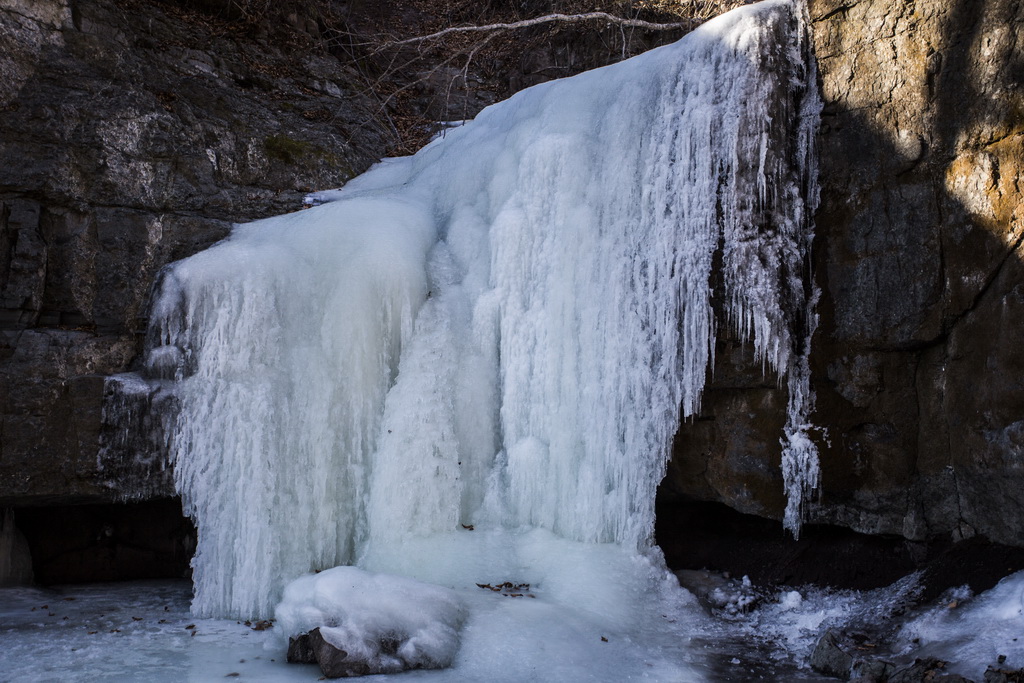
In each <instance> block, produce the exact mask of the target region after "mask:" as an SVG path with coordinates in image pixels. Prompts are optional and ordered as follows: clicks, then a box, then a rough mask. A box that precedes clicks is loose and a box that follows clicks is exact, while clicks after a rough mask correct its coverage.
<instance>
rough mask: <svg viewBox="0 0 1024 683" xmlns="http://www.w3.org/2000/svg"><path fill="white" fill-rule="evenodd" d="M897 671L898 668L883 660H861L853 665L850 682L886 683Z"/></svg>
mask: <svg viewBox="0 0 1024 683" xmlns="http://www.w3.org/2000/svg"><path fill="white" fill-rule="evenodd" d="M894 671H896V666H895V665H894V664H892V663H891V662H887V661H885V660H883V659H859V660H857V661H856V662H854V664H853V670H852V673H851V676H850V681H851V682H853V683H885V682H886V681H888V680H889V676H890V675H892V673H893V672H894Z"/></svg>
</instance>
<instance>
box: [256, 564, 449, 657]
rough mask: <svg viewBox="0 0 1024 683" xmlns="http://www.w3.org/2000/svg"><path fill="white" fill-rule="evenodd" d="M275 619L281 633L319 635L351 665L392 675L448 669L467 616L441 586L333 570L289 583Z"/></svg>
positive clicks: (344, 568) (353, 571)
mask: <svg viewBox="0 0 1024 683" xmlns="http://www.w3.org/2000/svg"><path fill="white" fill-rule="evenodd" d="M275 616H276V619H277V622H278V623H277V627H278V628H279V629H280V632H282V633H286V634H299V633H308V632H309V631H311V630H313V629H314V628H319V629H320V634H321V635H322V636H323V637H324V640H326V641H327V642H328V643H330V644H331V645H333V646H334V647H336V648H338V649H340V650H344V651H345V652H347V653H348V656H349V658H352V659H355V660H356V661H359V662H365V663H366V664H368V665H369V667H370V669H371V670H372V671H374V672H391V673H395V672H399V671H403V670H405V669H417V668H425V669H439V668H443V667H446V666H448V665H450V664H451V662H452V660H453V659H454V657H455V653H456V652H457V651H458V648H459V637H458V631H459V628H461V626H462V622H463V621H464V620H465V617H466V612H465V607H464V606H463V604H462V601H461V600H460V599H459V597H458V595H457V594H456V593H455V592H453V591H451V590H448V589H445V588H441V587H440V586H435V585H431V584H426V583H423V582H422V581H415V580H412V579H408V578H405V577H400V576H390V575H386V574H371V573H369V572H365V571H363V570H361V569H357V568H356V567H335V568H333V569H328V570H327V571H324V572H321V573H319V574H308V575H306V576H303V577H301V578H298V579H296V580H295V581H292V582H291V583H290V584H288V586H287V587H286V588H285V591H284V598H283V600H282V601H281V604H279V605H278V606H277V610H276V612H275ZM382 641H397V649H396V650H394V652H389V651H388V650H386V649H383V648H382Z"/></svg>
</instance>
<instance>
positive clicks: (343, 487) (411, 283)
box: [147, 0, 818, 617]
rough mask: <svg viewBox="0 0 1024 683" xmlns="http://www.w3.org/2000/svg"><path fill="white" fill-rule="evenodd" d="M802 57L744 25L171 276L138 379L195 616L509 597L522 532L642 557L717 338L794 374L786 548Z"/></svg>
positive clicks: (809, 85) (519, 563) (664, 54)
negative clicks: (186, 552)
mask: <svg viewBox="0 0 1024 683" xmlns="http://www.w3.org/2000/svg"><path fill="white" fill-rule="evenodd" d="M804 41H805V36H804V26H803V23H802V17H801V11H800V10H799V8H798V6H797V5H793V4H791V3H789V2H784V1H781V0H772V1H769V2H765V3H761V4H759V5H756V6H749V7H745V8H742V9H741V10H738V11H735V12H732V13H730V14H728V15H725V16H723V17H720V18H718V19H716V20H714V21H712V22H709V23H707V24H706V25H704V26H702V27H701V28H699V29H698V30H696V31H694V32H693V33H692V34H690V35H689V36H687V37H686V38H684V39H683V40H682V41H680V42H678V43H676V44H675V45H672V46H668V47H665V48H661V49H658V50H655V51H652V52H649V53H647V54H645V55H642V56H640V57H637V58H635V59H632V60H629V61H626V62H623V63H621V64H618V65H616V66H612V67H607V68H604V69H599V70H596V71H593V72H589V73H586V74H583V75H580V76H577V77H575V78H571V79H567V80H564V81H559V82H553V83H549V84H545V85H541V86H538V87H534V88H531V89H529V90H527V91H524V92H522V93H520V94H518V95H516V96H515V97H513V98H511V99H510V100H508V101H506V102H503V103H501V104H499V105H495V106H493V107H490V108H488V109H486V110H484V111H483V112H482V113H481V114H480V115H479V116H478V117H477V118H476V119H475V120H473V121H471V122H469V123H467V124H465V125H463V126H461V127H459V128H455V129H452V130H449V131H447V133H446V135H445V136H444V137H443V138H442V139H439V140H437V141H435V142H434V143H432V144H431V145H429V146H428V147H426V148H424V149H423V150H422V151H421V152H419V153H418V154H416V155H415V156H412V157H408V158H402V159H391V160H387V161H385V162H383V163H381V164H379V165H378V166H376V167H375V168H374V169H372V170H371V171H370V172H368V173H366V174H365V175H363V176H362V177H360V178H358V179H356V180H354V181H352V182H351V183H350V184H349V185H348V186H346V187H345V188H344V189H342V190H340V191H335V192H332V193H323V194H321V195H320V196H319V197H318V199H319V200H322V201H326V203H324V204H323V205H320V206H317V207H314V208H311V209H308V210H305V211H301V212H298V213H294V214H290V215H286V216H281V217H278V218H272V219H267V220H263V221H258V222H255V223H251V224H248V225H241V226H238V227H237V228H236V229H235V230H234V232H233V233H232V235H231V237H230V238H229V239H227V240H226V241H224V242H223V243H221V244H219V245H217V246H215V247H213V248H211V249H209V250H207V251H205V252H202V253H200V254H198V255H196V256H193V257H191V258H189V259H187V260H185V261H182V262H179V263H177V264H175V265H173V267H171V268H170V269H169V270H167V271H166V272H165V274H164V277H163V279H162V282H161V284H160V287H159V291H158V296H157V298H156V301H155V305H154V308H153V311H152V316H151V321H152V322H151V329H150V333H149V341H148V343H149V351H148V357H147V370H148V372H149V374H150V376H152V377H158V378H162V379H161V380H160V381H162V382H164V383H165V385H166V386H165V388H164V390H166V391H169V392H171V393H172V394H173V395H174V396H175V397H176V402H177V406H178V407H177V418H176V423H175V426H174V428H173V430H172V433H171V439H170V441H171V443H170V448H171V451H172V455H173V457H174V462H175V476H176V483H177V486H178V488H179V490H180V491H181V492H182V495H183V499H184V502H185V505H186V508H187V511H188V513H189V514H190V515H192V516H193V517H194V518H195V519H196V520H197V523H198V527H199V547H198V551H197V554H196V557H195V560H194V563H193V565H194V569H195V572H194V580H195V590H196V595H195V601H194V603H193V609H194V611H195V612H196V613H198V614H200V615H230V616H235V617H255V616H268V615H270V613H271V611H272V609H273V606H274V605H275V604H276V603H277V601H278V599H279V598H280V596H281V590H282V587H283V586H284V584H285V582H286V581H288V580H290V579H293V578H295V577H297V576H299V575H301V574H303V573H305V572H309V571H311V570H313V569H323V568H327V567H333V566H335V565H341V564H353V563H355V564H359V565H361V566H364V567H368V568H372V569H373V570H374V571H387V572H393V573H398V574H406V575H409V576H416V577H418V578H426V579H428V580H431V581H434V582H436V583H441V584H445V585H448V586H465V585H466V582H467V581H472V580H474V579H473V578H471V575H472V576H475V577H476V579H475V580H477V581H479V580H481V579H487V580H491V579H503V578H517V577H523V576H528V575H529V574H530V573H531V571H534V569H532V568H531V567H532V565H531V562H536V561H540V560H538V559H536V558H535V559H529V558H531V557H534V554H532V553H531V550H530V548H532V547H534V546H535V543H534V541H532V540H530V539H533V538H535V535H534V531H536V532H543V533H544V534H549V535H550V537H551V538H553V539H562V540H563V541H564V542H565V543H567V544H569V545H568V546H565V547H570V546H571V547H572V548H576V545H575V544H576V543H585V544H591V545H592V547H594V548H599V547H602V546H601V545H600V544H614V545H615V546H616V547H618V548H622V549H625V551H627V552H628V553H633V554H634V555H636V556H637V557H640V556H642V555H643V554H644V553H645V552H647V551H648V550H649V549H650V545H651V536H652V531H653V522H654V497H655V490H656V487H657V485H658V483H659V481H660V480H661V478H662V476H663V473H664V468H665V463H666V460H667V457H668V451H669V446H670V444H671V441H672V437H673V434H674V433H675V431H676V429H677V427H678V424H679V420H680V417H681V416H682V417H686V416H690V415H693V414H694V413H695V412H696V411H697V409H698V406H699V403H700V398H701V392H702V389H703V387H704V382H705V375H706V374H707V372H708V368H709V366H710V363H711V361H712V360H713V351H714V347H715V333H716V326H717V325H718V324H720V322H721V323H727V324H731V325H732V326H734V327H735V328H736V329H738V330H739V331H740V332H741V333H742V334H743V335H745V336H746V337H747V338H748V339H750V341H751V342H752V344H753V345H754V347H755V349H756V351H757V354H758V357H759V358H761V359H762V360H763V362H764V364H765V365H766V366H767V367H770V368H773V369H776V370H778V371H779V372H780V374H781V375H782V376H784V377H786V378H787V379H786V381H787V384H788V387H789V395H790V418H789V422H788V424H787V426H786V433H785V435H784V439H785V441H786V445H785V452H786V464H785V467H784V472H785V477H786V479H785V482H786V489H787V494H788V495H789V500H790V508H791V509H790V510H787V518H786V523H787V525H788V526H789V527H790V528H792V529H794V530H797V529H798V528H799V522H800V509H801V506H802V505H803V504H804V502H805V501H806V499H807V496H808V495H809V493H810V492H811V490H812V489H813V488H814V486H815V485H816V476H817V455H816V452H815V450H814V446H813V442H812V441H811V440H810V439H809V437H808V435H807V432H808V429H809V426H808V413H809V411H810V406H811V401H812V396H811V394H810V390H809V386H808V371H807V366H806V351H807V344H808V343H809V336H810V333H811V331H812V330H813V323H814V317H813V312H812V311H811V310H810V307H811V304H812V301H813V298H814V295H813V290H812V287H811V286H810V284H809V282H810V277H809V274H808V273H807V268H808V258H807V255H808V249H809V243H810V239H811V230H810V215H811V213H812V212H813V209H814V205H815V202H816V190H815V185H814V178H815V169H814V166H813V161H812V160H813V157H814V154H813V150H812V149H811V142H812V139H813V132H814V129H815V126H816V123H817V113H818V109H817V108H818V99H817V94H816V92H815V89H814V82H815V79H814V75H813V72H812V69H811V67H810V62H809V58H808V56H807V46H806V45H805V42H804ZM715 292H722V293H723V301H722V307H721V310H723V311H724V314H725V317H726V318H727V320H724V321H716V319H715V315H714V309H713V306H712V303H713V301H712V300H713V298H714V296H715ZM531 530H534V531H531ZM556 546H557V543H552V544H548V545H545V548H548V550H549V551H550V552H561V551H556V550H554V548H556ZM566 552H568V551H566ZM572 552H573V553H574V552H576V551H575V550H574V551H572ZM570 554H571V553H570ZM581 561H582V562H583V564H586V562H587V561H586V560H585V559H584V560H581ZM488 571H489V572H490V574H489V575H486V576H482V575H483V574H487V572H488ZM501 572H507V573H506V574H502V573H501ZM513 575H515V576H513ZM569 584H571V582H566V590H568V591H569V592H571V587H570V586H569ZM615 609H618V608H615ZM612 611H614V610H612Z"/></svg>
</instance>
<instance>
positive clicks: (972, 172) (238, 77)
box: [0, 0, 1024, 546]
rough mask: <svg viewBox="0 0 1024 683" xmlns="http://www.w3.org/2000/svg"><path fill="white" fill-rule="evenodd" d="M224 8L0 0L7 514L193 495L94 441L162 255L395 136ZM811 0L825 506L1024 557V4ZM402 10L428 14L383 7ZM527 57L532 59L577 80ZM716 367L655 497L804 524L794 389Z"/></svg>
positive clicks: (302, 41) (738, 351)
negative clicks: (991, 544)
mask: <svg viewBox="0 0 1024 683" xmlns="http://www.w3.org/2000/svg"><path fill="white" fill-rule="evenodd" d="M228 4H230V3H224V2H218V1H217V0H210V1H206V2H191V3H189V2H185V0H181V2H165V3H155V2H147V1H144V0H131V1H129V2H113V0H80V1H78V2H71V1H70V0H8V1H7V2H5V3H4V4H3V8H2V9H0V44H3V46H4V48H3V50H0V78H2V82H3V83H4V84H5V86H6V87H5V88H3V90H2V91H0V154H2V159H3V162H4V163H3V165H2V166H0V508H3V507H10V506H25V505H41V504H48V503H53V502H57V501H59V502H60V503H61V504H65V505H66V504H71V503H75V502H101V501H103V502H105V501H111V500H118V499H123V498H125V497H133V496H134V497H143V498H145V497H160V496H167V495H170V494H171V493H172V492H171V489H170V483H169V478H168V476H167V471H166V468H165V466H164V463H162V462H160V461H156V460H152V459H150V460H146V459H142V460H140V459H138V458H137V457H135V455H133V454H136V453H138V452H140V451H143V450H146V449H145V448H142V447H139V445H138V444H133V443H128V442H118V443H114V447H112V448H108V449H106V450H105V451H104V453H105V454H106V455H105V456H104V457H105V458H107V460H104V458H103V457H98V455H97V454H98V453H99V448H98V444H99V442H100V440H101V439H104V438H106V437H105V436H104V434H103V429H104V427H103V420H102V409H103V408H102V407H103V397H104V392H105V391H107V392H121V389H123V388H124V387H114V386H112V385H111V384H110V383H109V381H108V380H107V379H106V378H107V377H108V376H110V375H112V374H114V373H119V372H123V371H125V370H127V369H130V367H131V364H132V362H133V360H134V359H135V358H136V357H137V354H138V350H139V346H140V339H141V332H142V331H143V329H144V327H145V320H144V316H145V309H146V302H147V298H148V292H149V288H150V287H151V284H152V282H153V280H154V278H155V276H156V274H157V272H158V271H159V269H160V268H161V267H162V266H163V265H164V264H166V263H167V262H169V261H171V260H175V259H178V258H182V257H184V256H187V255H189V254H191V253H193V252H195V251H197V250H199V249H201V248H204V247H206V246H208V245H210V244H211V243H213V242H215V241H217V240H219V239H221V238H223V237H224V236H225V235H226V234H227V232H228V229H229V225H230V223H232V222H234V221H241V220H249V219H253V218H257V217H260V216H265V215H269V214H272V213H280V212H284V211H289V210H293V209H296V208H298V207H299V206H300V204H301V198H302V195H303V193H304V192H305V191H307V190H311V189H321V188H326V187H335V186H338V185H340V184H342V183H343V182H344V181H345V180H347V179H348V178H350V177H352V176H353V175H355V174H356V173H358V172H361V171H362V170H364V169H365V168H366V167H367V166H368V165H369V164H370V163H372V162H373V161H374V160H376V159H377V158H379V157H381V156H382V155H383V154H384V153H385V151H386V147H387V144H388V143H389V140H387V139H386V138H385V135H384V128H383V126H382V125H381V124H380V123H378V121H377V119H376V115H375V114H376V112H377V107H376V105H372V104H370V103H369V102H367V101H365V100H364V98H363V97H361V96H360V95H358V94H356V93H357V92H358V91H357V87H356V83H357V75H356V74H355V73H354V72H353V71H352V70H351V69H349V68H348V67H346V66H345V65H344V64H343V63H342V62H340V61H339V60H338V59H336V58H335V57H334V56H332V55H331V54H330V53H329V52H328V51H327V50H326V49H325V48H324V47H323V43H322V42H321V41H322V39H323V36H322V34H321V28H322V27H321V25H320V24H319V23H318V22H317V21H315V20H312V19H309V18H305V17H302V16H298V15H294V13H292V15H289V16H288V17H287V21H286V22H283V23H282V25H281V26H280V27H276V28H275V27H274V26H273V25H266V26H261V27H256V28H252V29H248V30H246V31H241V30H240V29H239V28H238V27H237V26H235V25H232V24H223V23H218V21H217V20H216V19H215V18H212V17H211V15H210V14H197V13H194V12H192V11H190V10H187V9H185V8H186V7H188V6H204V7H206V9H208V10H209V9H210V8H214V9H216V7H218V6H227V5H228ZM351 4H352V5H360V4H359V3H351ZM384 5H387V7H392V5H391V4H390V3H383V4H382V7H384ZM395 7H397V5H396V6H395ZM809 8H810V15H811V21H812V33H813V44H814V49H815V52H816V54H817V58H818V65H819V69H820V74H821V86H822V94H823V99H824V101H825V109H824V111H823V114H822V129H821V133H820V136H819V139H818V147H819V152H820V170H821V205H820V209H819V212H818V215H817V217H816V222H817V238H816V242H815V256H814V258H815V261H814V264H813V265H814V276H815V278H816V281H817V284H818V286H819V287H820V289H821V293H822V296H821V301H820V305H819V312H820V316H821V320H820V324H819V327H818V330H817V334H816V336H815V338H814V341H813V345H812V358H811V361H812V383H813V385H814V389H815V392H816V395H817V410H816V412H815V414H814V416H813V419H814V421H815V423H816V424H817V425H818V426H819V427H820V428H821V430H820V433H819V434H818V436H819V438H818V445H819V448H820V450H821V456H822V487H821V490H820V491H819V498H818V500H817V502H816V504H815V505H814V506H812V508H811V509H810V510H809V518H808V521H809V522H823V523H834V524H839V525H843V526H847V527H850V528H852V529H856V530H858V531H862V532H867V533H876V534H895V535H901V536H904V537H906V538H908V539H912V540H929V539H935V538H952V539H954V540H956V539H961V538H966V537H970V536H972V535H980V536H984V537H987V538H989V539H991V540H994V541H999V542H1001V543H1006V544H1010V545H1017V546H1021V545H1024V494H1022V493H1021V491H1024V486H1022V484H1024V343H1022V340H1024V246H1022V243H1024V201H1022V197H1021V186H1022V179H1021V172H1022V168H1024V93H1022V91H1021V85H1020V84H1021V82H1022V80H1024V57H1022V54H1024V53H1022V50H1021V48H1020V36H1021V31H1022V28H1021V27H1022V26H1024V9H1022V8H1021V5H1020V3H1018V2H1015V1H1014V0H990V1H989V2H985V3H976V2H971V1H970V0H918V1H917V2H914V3H905V2H900V1H898V0H845V1H844V0H809ZM408 11H411V10H408ZM388 12H391V14H394V13H396V12H399V13H401V12H406V9H401V8H399V9H394V10H393V11H392V10H387V11H385V9H380V10H379V12H378V10H374V11H373V12H370V13H369V14H370V15H372V17H371V18H373V17H376V16H377V14H378V13H379V14H380V16H381V17H385V16H391V14H388ZM595 49H597V48H595ZM531 54H532V55H533V56H530V55H527V54H523V55H522V59H521V61H522V64H521V65H520V66H522V71H523V73H524V74H526V73H527V72H531V73H534V72H539V71H544V70H549V71H551V73H552V75H562V74H563V73H567V72H565V71H564V70H561V69H563V66H562V63H561V62H560V61H559V60H561V59H562V58H563V57H565V56H564V55H562V56H559V55H558V54H555V52H551V53H550V54H547V53H531ZM545 55H546V56H545ZM574 55H575V53H574V54H573V55H570V56H572V57H573V59H571V60H568V61H571V62H573V63H575V62H576V61H579V60H577V59H576V56H574ZM566 59H568V58H567V57H566ZM531 60H532V61H531ZM537 60H541V62H543V65H542V68H541V67H538V68H533V67H530V65H531V64H533V63H534V62H537ZM545 60H546V61H545ZM582 61H583V62H586V61H587V60H586V59H583V60H582ZM549 62H550V64H549ZM556 62H557V64H556ZM581 63H582V62H581ZM509 64H510V63H505V62H500V63H499V62H495V63H494V64H492V65H490V66H491V67H494V68H495V69H496V70H499V71H507V70H508V69H507V68H506V67H508V66H509ZM587 64H588V65H590V64H591V62H587ZM495 65H496V66H495ZM593 65H596V62H595V63H593ZM534 66H537V65H536V64H534ZM549 67H550V68H549ZM555 67H557V69H556V68H555ZM486 68H489V67H487V66H486V65H485V66H484V68H482V69H481V70H482V71H485V70H486ZM517 68H518V67H517ZM439 73H440V72H439ZM517 73H518V72H517ZM535 75H536V74H535ZM501 78H502V79H504V80H506V81H507V87H508V88H510V89H514V88H515V87H518V86H519V85H526V84H528V83H529V82H530V79H531V77H527V76H526V75H523V76H522V77H520V76H517V75H516V74H512V75H509V74H506V73H503V74H502V75H501ZM520 81H522V83H520ZM424 83H425V85H423V86H422V87H429V85H430V84H429V83H427V82H426V81H424ZM503 87H505V86H503ZM477 100H479V101H477ZM477 100H473V102H472V103H470V104H465V105H464V104H461V103H460V105H459V107H461V108H466V107H470V106H479V105H482V104H483V103H485V102H487V101H490V100H489V98H488V97H484V96H480V97H477ZM445 111H448V109H447V108H446V109H445ZM467 113H468V114H472V113H473V112H467ZM710 377H711V381H710V383H709V386H708V390H707V392H706V394H705V400H704V406H703V408H702V412H701V414H700V415H699V416H698V417H697V418H696V419H694V420H693V421H691V422H689V423H687V424H685V425H683V427H682V428H681V430H680V432H679V435H678V437H677V444H676V457H675V459H674V460H673V462H672V463H671V464H670V467H669V475H668V477H667V478H666V481H665V484H664V485H663V488H662V497H663V498H664V500H665V501H666V502H668V503H671V502H672V501H673V500H687V501H713V502H722V503H725V504H727V505H729V506H731V507H733V508H735V509H736V510H739V511H742V512H745V513H750V514H757V515H761V516H763V517H769V518H775V519H781V517H782V513H783V509H784V506H785V501H784V499H783V495H782V477H781V472H780V468H779V459H780V450H781V449H780V445H779V437H780V435H781V431H782V426H783V424H784V423H785V409H786V395H785V391H784V390H783V389H780V388H779V386H780V385H779V382H778V381H777V378H776V377H773V376H765V375H764V374H763V372H762V369H761V366H760V364H759V363H756V362H755V361H754V359H753V358H752V353H751V351H750V349H749V347H748V346H745V345H744V344H742V343H741V341H740V340H737V339H734V338H729V337H728V336H723V337H722V338H721V340H720V343H719V349H718V350H717V354H716V367H715V368H714V372H713V373H712V374H711V376H710ZM118 395H119V396H121V397H122V398H124V400H131V401H138V402H139V405H144V404H145V403H146V402H147V401H151V400H154V397H152V396H148V395H137V394H132V393H131V392H127V393H124V392H121V393H119V394H118ZM142 412H144V411H142ZM142 412H140V413H138V414H140V415H141V414H142ZM140 419H142V418H140ZM109 443H110V442H109V440H108V444H109ZM143 445H144V446H146V445H145V444H143Z"/></svg>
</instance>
